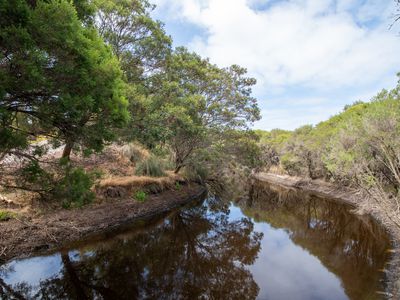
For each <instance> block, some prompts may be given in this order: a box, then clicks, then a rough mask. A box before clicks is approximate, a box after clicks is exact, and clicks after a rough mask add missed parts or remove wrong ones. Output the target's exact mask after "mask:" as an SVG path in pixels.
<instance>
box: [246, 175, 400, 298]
mask: <svg viewBox="0 0 400 300" xmlns="http://www.w3.org/2000/svg"><path fill="white" fill-rule="evenodd" d="M253 177H254V178H255V179H257V180H260V181H264V182H268V183H270V184H275V185H279V186H283V187H286V188H291V189H299V190H302V191H304V192H307V193H310V194H313V195H316V196H320V197H324V198H328V199H332V200H335V201H340V202H343V203H346V204H348V205H351V206H352V207H354V208H355V209H356V211H357V213H359V214H370V215H371V216H372V217H373V218H374V219H375V220H376V221H377V222H378V223H380V224H382V226H384V227H385V228H386V229H387V231H388V233H389V234H390V236H391V238H392V245H393V249H391V250H390V252H391V253H393V255H392V259H391V261H390V262H389V264H388V266H387V268H386V270H385V272H386V278H387V291H386V293H385V296H386V298H387V299H393V300H395V299H396V300H398V299H400V272H399V271H400V228H399V227H397V226H396V225H395V224H394V223H393V222H391V221H390V220H389V219H388V217H387V215H386V214H385V212H384V211H383V210H380V209H379V207H371V208H368V207H365V202H366V201H365V199H364V198H363V197H364V196H363V194H362V193H361V192H360V191H358V190H355V189H351V188H346V187H341V186H337V185H334V184H332V183H329V182H326V181H322V180H311V179H304V178H300V177H292V176H288V175H278V174H273V173H256V174H253Z"/></svg>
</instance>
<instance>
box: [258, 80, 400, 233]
mask: <svg viewBox="0 0 400 300" xmlns="http://www.w3.org/2000/svg"><path fill="white" fill-rule="evenodd" d="M258 134H259V135H261V144H262V146H263V148H265V149H268V151H269V153H273V155H267V156H268V158H269V160H268V163H267V164H266V165H267V167H268V168H270V167H271V166H273V165H275V166H279V168H281V169H283V170H284V171H286V172H287V173H288V174H289V175H298V176H307V177H309V178H312V179H316V178H323V179H325V180H330V181H334V182H337V183H340V184H345V185H349V186H352V187H356V188H358V189H361V190H363V191H364V192H365V193H366V195H367V196H368V197H369V198H370V199H373V200H374V201H375V202H376V203H377V204H378V205H379V206H381V207H384V208H385V210H386V211H387V212H389V213H390V214H391V216H390V217H391V219H392V220H393V221H394V222H396V224H397V225H398V226H400V220H399V217H398V213H397V212H398V211H399V207H400V82H399V85H398V86H397V87H396V88H395V89H393V90H391V91H386V90H383V91H382V92H380V93H379V94H378V95H376V96H375V97H374V98H373V99H372V100H371V102H368V103H363V102H356V103H354V104H353V105H351V106H347V107H345V109H344V111H343V112H342V113H340V114H338V115H336V116H333V117H331V118H330V119H329V120H327V121H325V122H321V123H319V124H317V125H316V126H309V125H307V126H303V127H300V128H298V129H296V130H294V131H293V132H285V131H278V130H275V131H271V132H259V133H258ZM393 213H394V216H392V214H393Z"/></svg>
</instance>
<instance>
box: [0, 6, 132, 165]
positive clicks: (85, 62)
mask: <svg viewBox="0 0 400 300" xmlns="http://www.w3.org/2000/svg"><path fill="white" fill-rule="evenodd" d="M76 2H77V3H79V5H78V7H80V8H85V7H86V8H87V7H90V6H87V5H86V4H88V3H89V2H85V1H76ZM0 11H1V15H2V16H5V18H2V20H1V21H0V26H1V27H0V51H1V52H0V53H1V54H0V55H1V57H0V61H1V65H0V67H1V68H0V86H1V89H0V121H1V123H2V127H1V131H2V132H1V133H2V139H3V140H2V145H1V146H0V147H1V148H2V149H1V151H2V152H3V153H5V152H7V151H10V150H11V149H14V148H18V147H22V148H26V147H27V139H28V136H29V135H33V136H37V135H39V134H42V135H45V136H47V137H50V138H52V139H53V140H54V141H60V142H62V143H65V148H64V153H63V157H66V158H69V155H70V153H71V150H72V148H73V146H74V145H76V144H80V145H82V146H84V148H85V149H88V150H100V149H101V148H102V146H103V144H104V142H105V141H108V140H110V139H111V138H112V135H113V134H112V128H113V127H115V126H120V125H122V124H124V123H125V122H126V121H127V119H128V113H127V102H126V100H125V98H124V95H123V94H124V82H123V80H122V71H121V69H120V67H119V64H118V61H117V59H116V58H115V57H114V56H113V55H112V52H111V51H110V49H109V48H108V47H107V46H106V45H105V44H104V42H103V41H102V40H101V39H100V37H99V36H98V34H97V31H96V30H95V28H94V27H92V26H91V25H86V26H84V24H83V23H82V21H81V20H80V19H79V17H78V13H77V11H76V8H75V6H74V5H73V4H72V3H70V2H69V1H66V0H61V1H35V2H31V1H23V0H17V1H2V3H1V4H0ZM84 11H85V10H84V9H82V10H81V14H82V17H84ZM21 116H22V117H23V118H25V119H26V120H27V122H26V124H28V128H22V127H19V126H18V118H21ZM29 125H31V126H29Z"/></svg>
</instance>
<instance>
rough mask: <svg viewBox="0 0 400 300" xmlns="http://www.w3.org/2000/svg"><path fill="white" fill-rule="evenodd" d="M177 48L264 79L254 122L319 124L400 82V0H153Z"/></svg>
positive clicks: (257, 90) (286, 125)
mask: <svg viewBox="0 0 400 300" xmlns="http://www.w3.org/2000/svg"><path fill="white" fill-rule="evenodd" d="M152 2H153V3H154V4H156V5H157V8H156V9H155V11H154V12H153V16H154V17H155V18H156V19H158V20H160V21H162V22H163V23H164V24H165V29H166V31H167V34H169V35H171V36H172V38H173V40H174V46H186V47H187V48H189V49H190V50H191V51H195V52H197V53H199V54H201V55H202V56H203V57H208V58H210V60H211V62H212V63H215V64H217V65H218V66H220V67H227V66H229V65H232V64H238V65H240V66H242V67H245V68H247V70H248V75H249V76H251V77H254V78H256V79H257V85H256V86H255V87H254V88H253V95H254V96H255V97H256V98H257V99H258V103H259V106H260V109H261V114H262V120H261V121H258V122H256V123H255V124H254V128H257V129H265V130H270V129H273V128H282V129H289V130H292V129H295V128H297V127H299V126H301V125H305V124H317V123H318V122H320V121H323V120H326V119H328V118H329V117H330V116H332V115H334V114H337V113H339V112H340V111H341V110H342V109H343V107H344V106H345V105H346V104H351V103H353V102H355V101H358V100H362V101H368V100H370V99H371V98H372V97H373V96H374V95H375V94H377V92H379V91H380V90H382V89H383V88H386V89H390V88H393V87H395V85H396V83H397V80H398V78H397V76H396V74H397V73H398V72H400V24H394V26H391V25H393V21H394V15H395V13H396V10H397V7H396V4H395V1H394V0H153V1H152Z"/></svg>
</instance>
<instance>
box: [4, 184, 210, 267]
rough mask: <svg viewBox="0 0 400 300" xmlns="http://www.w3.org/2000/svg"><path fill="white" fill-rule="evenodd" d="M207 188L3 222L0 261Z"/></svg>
mask: <svg viewBox="0 0 400 300" xmlns="http://www.w3.org/2000/svg"><path fill="white" fill-rule="evenodd" d="M205 191H206V190H205V188H204V187H203V186H200V185H198V184H188V185H182V186H181V188H180V189H179V190H166V191H164V192H162V193H159V194H154V195H150V196H148V198H147V199H146V201H145V202H143V203H142V202H138V201H135V200H132V198H125V199H113V200H112V199H111V200H107V201H104V202H102V203H96V204H92V205H89V206H86V207H84V208H82V209H72V210H65V209H62V210H59V211H56V212H52V213H47V214H44V215H42V216H38V217H31V218H25V219H23V220H19V219H13V220H10V221H7V222H0V263H1V262H5V261H7V260H10V259H12V258H16V257H24V256H29V255H32V254H33V253H38V252H44V251H47V250H51V249H54V248H56V247H60V246H62V245H63V244H66V243H69V242H72V241H76V240H79V239H82V238H84V237H87V236H89V235H91V234H95V233H99V232H100V231H104V230H108V229H112V228H115V227H118V226H121V225H123V224H126V223H128V222H132V221H134V220H137V219H140V218H147V217H151V216H154V215H156V214H161V213H164V212H167V211H169V210H171V209H172V208H175V207H178V206H180V205H183V204H186V203H188V202H190V201H191V200H194V199H197V198H199V197H201V196H202V194H204V193H205Z"/></svg>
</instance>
